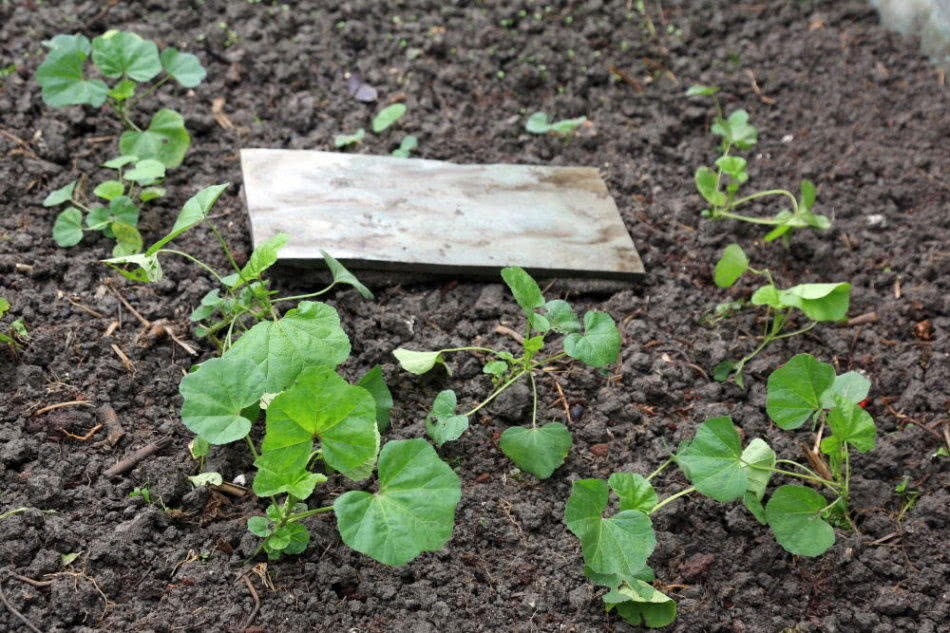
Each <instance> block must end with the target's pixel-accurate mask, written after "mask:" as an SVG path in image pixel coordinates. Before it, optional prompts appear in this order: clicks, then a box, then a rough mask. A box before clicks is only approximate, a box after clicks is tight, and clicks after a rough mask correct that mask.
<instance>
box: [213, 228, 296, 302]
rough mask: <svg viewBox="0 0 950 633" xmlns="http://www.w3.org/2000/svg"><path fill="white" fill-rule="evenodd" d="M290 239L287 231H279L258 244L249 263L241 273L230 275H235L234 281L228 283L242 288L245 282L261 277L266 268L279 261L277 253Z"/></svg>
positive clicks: (232, 286)
mask: <svg viewBox="0 0 950 633" xmlns="http://www.w3.org/2000/svg"><path fill="white" fill-rule="evenodd" d="M288 239H290V236H288V235H287V234H286V233H278V234H276V235H274V236H273V237H271V238H269V239H267V240H264V241H263V242H261V243H260V244H258V245H257V248H255V249H254V251H253V252H252V253H251V256H250V257H249V258H248V260H247V263H246V264H244V266H243V267H242V268H241V274H240V275H228V277H234V282H233V283H231V284H228V285H229V286H230V287H231V288H232V289H235V288H240V287H241V286H243V285H244V284H245V283H249V282H251V281H254V280H257V279H260V278H261V274H263V272H264V271H265V270H267V269H268V268H270V267H271V266H273V265H274V264H276V263H277V254H278V253H279V252H280V249H281V248H283V247H284V244H286V243H287V240H288Z"/></svg>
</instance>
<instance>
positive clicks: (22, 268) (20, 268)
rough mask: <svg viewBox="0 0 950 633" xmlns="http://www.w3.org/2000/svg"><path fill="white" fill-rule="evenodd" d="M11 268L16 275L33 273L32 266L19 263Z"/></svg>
mask: <svg viewBox="0 0 950 633" xmlns="http://www.w3.org/2000/svg"><path fill="white" fill-rule="evenodd" d="M13 267H14V268H15V269H16V271H17V272H18V273H31V272H33V265H32V264H21V263H20V262H17V263H16V264H14V265H13Z"/></svg>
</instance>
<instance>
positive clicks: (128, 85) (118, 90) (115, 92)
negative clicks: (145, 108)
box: [109, 79, 136, 101]
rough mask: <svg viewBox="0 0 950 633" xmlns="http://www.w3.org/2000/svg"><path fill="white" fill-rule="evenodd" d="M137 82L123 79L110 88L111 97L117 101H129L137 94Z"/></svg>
mask: <svg viewBox="0 0 950 633" xmlns="http://www.w3.org/2000/svg"><path fill="white" fill-rule="evenodd" d="M135 86H136V83H135V82H134V81H132V80H131V79H123V80H122V81H120V82H119V83H117V84H116V85H114V86H112V88H110V89H109V97H111V98H113V99H115V100H116V101H128V100H129V99H131V98H132V97H134V96H135Z"/></svg>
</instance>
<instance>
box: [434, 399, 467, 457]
mask: <svg viewBox="0 0 950 633" xmlns="http://www.w3.org/2000/svg"><path fill="white" fill-rule="evenodd" d="M456 405H457V400H456V397H455V392H454V391H452V390H451V389H446V390H444V391H440V392H439V394H438V395H437V396H436V397H435V401H434V402H433V403H432V410H431V411H430V412H429V414H428V415H427V416H426V420H425V423H426V433H428V434H429V437H431V438H432V441H433V442H435V445H436V446H442V445H443V444H445V443H446V442H454V441H455V440H457V439H458V438H460V437H462V433H464V432H465V430H466V429H468V416H465V415H460V414H456V413H455V407H456Z"/></svg>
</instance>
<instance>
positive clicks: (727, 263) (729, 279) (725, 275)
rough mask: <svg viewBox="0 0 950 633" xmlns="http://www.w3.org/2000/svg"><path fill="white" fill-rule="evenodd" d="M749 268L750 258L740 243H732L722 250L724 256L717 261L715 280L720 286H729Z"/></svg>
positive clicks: (714, 273)
mask: <svg viewBox="0 0 950 633" xmlns="http://www.w3.org/2000/svg"><path fill="white" fill-rule="evenodd" d="M748 268H749V258H748V257H746V254H745V251H744V250H742V247H741V246H739V245H738V244H730V245H729V246H727V247H726V248H725V249H724V250H723V251H722V257H720V258H719V261H718V262H716V268H715V270H714V271H713V281H715V282H716V285H717V286H719V287H720V288H729V287H730V286H732V284H734V283H736V280H738V279H739V277H741V276H742V274H743V273H745V271H746V270H748Z"/></svg>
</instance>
